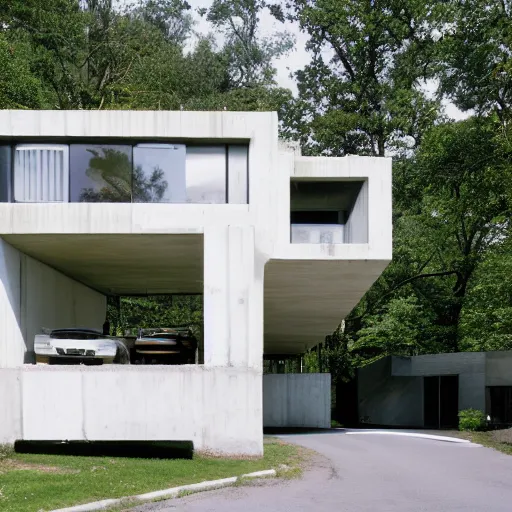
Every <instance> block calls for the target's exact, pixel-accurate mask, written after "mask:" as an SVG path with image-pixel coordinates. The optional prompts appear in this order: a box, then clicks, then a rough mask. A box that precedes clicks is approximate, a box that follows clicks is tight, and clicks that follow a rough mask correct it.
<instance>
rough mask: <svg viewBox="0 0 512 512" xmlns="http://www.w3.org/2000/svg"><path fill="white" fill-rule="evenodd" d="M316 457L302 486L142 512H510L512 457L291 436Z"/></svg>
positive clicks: (276, 484) (264, 486) (413, 441)
mask: <svg viewBox="0 0 512 512" xmlns="http://www.w3.org/2000/svg"><path fill="white" fill-rule="evenodd" d="M284 438H285V439H286V441H288V442H293V443H297V444H300V445H301V446H304V447H307V448H310V449H312V450H315V451H316V452H317V453H318V454H319V455H318V456H315V457H314V459H313V461H312V464H311V467H310V468H309V469H308V470H307V471H306V472H305V474H304V477H303V478H302V479H298V480H290V481H282V480H271V481H266V482H263V483H258V484H253V485H250V486H241V487H235V488H228V489H222V490H218V491H212V492H209V493H202V494H196V495H192V496H189V497H186V498H183V499H175V500H169V501H164V502H159V503H153V504H148V505H144V506H142V507H138V508H137V509H136V510H137V511H140V512H142V511H144V512H149V511H169V512H171V511H172V512H176V511H182V512H216V511H218V512H286V511H290V512H291V511H293V512H296V511H308V512H324V511H325V512H332V511H333V510H335V511H340V512H345V511H346V512H363V511H364V512H376V511H378V512H388V511H389V512H456V511H464V512H482V511H485V512H510V511H511V510H512V456H508V455H504V454H501V453H499V452H495V451H493V450H490V449H488V448H483V447H480V446H477V445H473V444H469V443H468V444H455V443H450V442H446V441H437V440H430V439H421V438H414V437H403V436H394V435H381V434H371V435H357V434H356V435H347V434H346V433H344V432H343V431H340V432H335V433H330V432H329V433H320V434H309V435H294V436H286V437H284Z"/></svg>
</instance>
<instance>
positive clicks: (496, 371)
mask: <svg viewBox="0 0 512 512" xmlns="http://www.w3.org/2000/svg"><path fill="white" fill-rule="evenodd" d="M485 385H486V386H512V351H508V352H487V353H486V354H485Z"/></svg>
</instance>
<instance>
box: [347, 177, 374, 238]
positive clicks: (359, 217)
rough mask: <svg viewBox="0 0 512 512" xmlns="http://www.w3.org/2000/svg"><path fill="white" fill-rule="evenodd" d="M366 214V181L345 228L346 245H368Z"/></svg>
mask: <svg viewBox="0 0 512 512" xmlns="http://www.w3.org/2000/svg"><path fill="white" fill-rule="evenodd" d="M368 214H369V208H368V181H365V182H364V183H363V186H362V187H361V190H360V191H359V195H358V196H357V199H356V202H355V204H354V207H353V208H352V211H351V212H350V214H349V217H348V220H347V224H346V226H345V243H346V244H367V243H368Z"/></svg>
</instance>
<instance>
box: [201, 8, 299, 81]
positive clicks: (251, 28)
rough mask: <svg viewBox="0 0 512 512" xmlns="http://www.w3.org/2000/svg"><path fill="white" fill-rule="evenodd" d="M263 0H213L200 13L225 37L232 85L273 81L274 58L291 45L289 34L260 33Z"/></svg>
mask: <svg viewBox="0 0 512 512" xmlns="http://www.w3.org/2000/svg"><path fill="white" fill-rule="evenodd" d="M267 7H268V5H267V1H266V0H213V3H212V6H211V7H210V8H209V9H200V14H202V15H206V19H207V20H208V21H209V22H210V23H212V24H213V26H214V27H215V28H216V29H218V30H220V31H222V32H223V33H224V36H225V39H226V41H225V44H224V52H225V54H226V58H227V62H228V63H229V78H230V86H231V87H255V86H261V85H273V84H274V83H275V72H276V70H275V68H274V66H273V61H274V59H276V58H278V57H280V56H282V55H283V54H285V53H286V52H287V51H289V50H290V49H291V47H292V46H293V39H292V38H291V36H290V35H289V34H288V33H285V32H281V33H276V34H273V35H272V36H262V35H261V34H260V27H259V23H260V17H261V15H262V13H263V12H264V11H265V9H266V8H267Z"/></svg>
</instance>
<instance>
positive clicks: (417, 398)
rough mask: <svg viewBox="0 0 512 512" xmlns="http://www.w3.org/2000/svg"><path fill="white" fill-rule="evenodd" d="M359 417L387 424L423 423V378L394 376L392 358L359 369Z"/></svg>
mask: <svg viewBox="0 0 512 512" xmlns="http://www.w3.org/2000/svg"><path fill="white" fill-rule="evenodd" d="M357 394H358V410H359V419H360V421H362V422H363V423H372V424H374V425H388V426H401V425H403V426H423V379H421V378H417V377H394V376H393V375H392V374H391V358H384V359H381V360H380V361H377V362H375V363H373V364H371V365H369V366H365V367H364V368H361V369H359V371H358V379H357Z"/></svg>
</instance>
